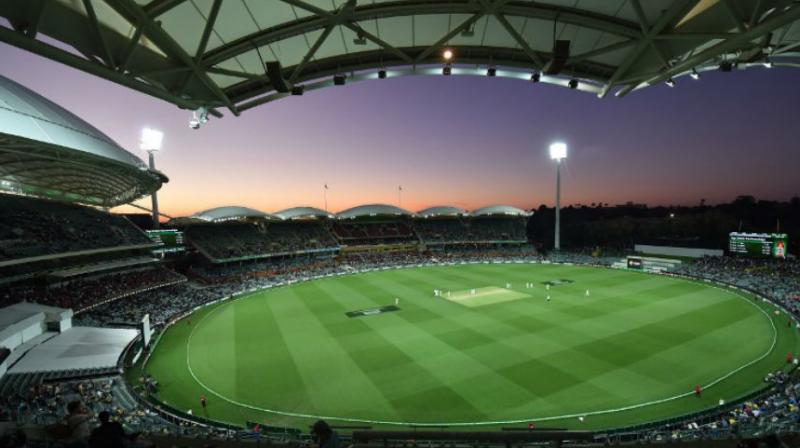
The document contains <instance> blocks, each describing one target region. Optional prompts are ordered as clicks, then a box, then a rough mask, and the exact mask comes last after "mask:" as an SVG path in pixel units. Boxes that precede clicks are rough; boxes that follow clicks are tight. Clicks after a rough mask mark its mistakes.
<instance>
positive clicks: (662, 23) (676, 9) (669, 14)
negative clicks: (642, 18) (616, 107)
mask: <svg viewBox="0 0 800 448" xmlns="http://www.w3.org/2000/svg"><path fill="white" fill-rule="evenodd" d="M697 1H698V0H676V1H674V2H672V3H671V4H670V6H669V8H668V9H667V10H666V11H664V13H663V14H662V15H661V17H660V18H659V19H658V21H657V22H656V23H655V24H654V25H653V26H652V27H651V28H650V29H649V30H648V31H647V33H646V34H645V35H644V36H642V38H641V39H640V40H639V42H638V43H637V45H636V48H635V49H634V50H633V51H631V53H630V54H629V55H628V56H627V57H626V58H625V60H624V61H623V62H622V64H621V65H620V66H619V67H617V70H616V71H615V72H614V74H613V75H611V78H610V79H609V80H608V82H607V83H606V85H605V86H604V87H603V89H602V90H601V91H600V95H599V96H600V97H601V98H602V97H604V96H606V94H608V91H609V90H610V89H611V87H612V86H614V84H616V82H617V81H618V80H619V79H620V78H621V77H623V76H625V75H626V74H627V72H628V70H629V69H630V68H631V66H632V65H633V64H634V63H636V61H638V60H639V58H640V57H641V56H642V54H643V53H644V52H645V51H646V50H647V49H648V48H649V47H650V46H651V45H652V42H653V39H654V37H655V36H657V35H658V34H660V33H661V32H662V31H663V30H664V28H666V27H667V26H668V25H670V24H671V23H673V22H675V21H676V20H677V19H679V18H680V17H682V16H683V15H685V14H686V13H687V12H688V11H689V10H690V9H691V8H692V7H694V5H695V4H696V3H697Z"/></svg>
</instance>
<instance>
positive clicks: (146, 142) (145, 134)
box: [139, 128, 164, 151]
mask: <svg viewBox="0 0 800 448" xmlns="http://www.w3.org/2000/svg"><path fill="white" fill-rule="evenodd" d="M163 140H164V133H163V132H161V131H159V130H157V129H153V128H144V129H142V136H141V138H140V140H139V147H140V148H141V149H142V150H143V151H158V150H160V149H161V142H162V141H163Z"/></svg>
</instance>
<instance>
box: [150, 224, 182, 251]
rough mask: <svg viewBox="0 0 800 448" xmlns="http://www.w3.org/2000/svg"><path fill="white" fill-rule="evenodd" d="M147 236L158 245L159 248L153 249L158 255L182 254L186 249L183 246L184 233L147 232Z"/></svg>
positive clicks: (164, 230)
mask: <svg viewBox="0 0 800 448" xmlns="http://www.w3.org/2000/svg"><path fill="white" fill-rule="evenodd" d="M146 232H147V236H148V237H150V239H151V240H152V241H153V242H154V243H156V244H158V247H157V248H155V249H153V252H155V253H157V254H159V253H160V254H163V253H171V252H181V251H183V250H185V249H186V248H185V247H184V246H183V232H179V231H177V230H175V229H163V230H147V231H146Z"/></svg>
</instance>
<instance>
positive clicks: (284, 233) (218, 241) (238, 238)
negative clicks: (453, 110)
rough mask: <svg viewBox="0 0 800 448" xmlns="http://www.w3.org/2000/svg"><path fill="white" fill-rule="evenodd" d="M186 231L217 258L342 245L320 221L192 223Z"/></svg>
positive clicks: (193, 240)
mask: <svg viewBox="0 0 800 448" xmlns="http://www.w3.org/2000/svg"><path fill="white" fill-rule="evenodd" d="M185 231H186V238H187V240H188V241H189V242H190V243H191V244H193V245H194V246H195V247H196V248H197V249H198V250H200V251H201V252H202V253H204V254H205V255H206V256H207V257H208V258H210V259H213V260H232V259H241V258H254V257H270V256H276V255H282V254H288V253H298V252H309V251H316V250H324V249H334V248H336V247H337V246H338V244H337V243H336V240H335V239H334V238H333V236H332V235H331V234H330V232H328V230H327V229H326V228H325V226H324V224H323V223H322V222H319V221H285V222H240V221H235V222H224V223H213V224H212V223H209V224H196V225H190V226H187V227H186V229H185Z"/></svg>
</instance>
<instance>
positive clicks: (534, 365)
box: [364, 278, 613, 412]
mask: <svg viewBox="0 0 800 448" xmlns="http://www.w3.org/2000/svg"><path fill="white" fill-rule="evenodd" d="M364 281H370V279H369V278H365V279H364ZM384 281H386V282H389V283H390V284H391V289H392V290H393V291H395V292H397V293H400V294H402V293H403V292H404V291H403V288H404V287H403V286H402V285H400V284H397V283H393V282H392V281H391V280H384ZM404 296H405V297H408V295H407V294H405V295H404ZM442 303H444V305H443V306H444V308H449V309H452V308H461V307H458V306H457V305H451V304H450V303H449V302H444V301H443V300H436V299H430V298H427V297H426V298H424V299H422V301H421V302H420V301H417V302H415V304H416V305H418V306H420V305H422V306H429V307H434V306H442V305H440V304H442ZM472 314H473V315H474V316H481V315H480V313H478V312H472ZM399 315H400V316H402V313H399ZM482 319H484V320H485V319H486V318H485V317H483V318H482ZM460 320H461V321H463V320H464V319H463V318H462V319H460ZM495 324H496V326H498V327H499V326H502V323H501V322H495ZM431 325H432V323H431V322H426V324H425V325H424V326H419V327H420V328H427V331H428V333H429V334H430V335H431V336H433V337H435V338H437V339H439V340H441V341H444V342H445V343H448V344H449V345H451V346H452V348H453V349H455V350H459V351H460V352H462V353H465V354H467V355H469V356H470V357H471V358H472V359H474V360H476V361H478V362H480V363H481V364H483V365H484V366H486V367H487V369H488V372H487V373H484V374H478V375H469V376H468V377H467V378H463V379H461V380H458V381H459V382H460V383H463V382H465V381H466V380H470V379H474V381H472V383H473V384H474V383H477V382H489V383H498V382H502V381H503V380H505V381H509V382H511V383H513V384H515V385H516V386H518V387H519V388H523V389H525V390H526V391H527V392H528V394H529V398H526V399H530V400H531V401H530V402H528V405H529V406H532V405H533V404H535V408H536V409H537V410H539V411H540V412H547V411H548V410H551V409H558V408H560V407H563V403H551V402H549V401H548V400H547V396H548V394H549V392H550V391H553V390H557V389H559V388H563V387H566V386H572V385H576V384H583V387H584V392H585V393H586V394H598V393H600V394H602V395H603V396H607V394H608V393H609V392H608V391H606V390H601V389H598V388H595V387H594V386H592V385H591V383H590V382H589V381H587V380H586V379H585V378H584V376H583V375H581V376H576V375H574V369H573V368H572V367H571V366H570V367H569V368H565V369H561V368H559V367H558V366H557V365H556V364H553V363H547V362H542V361H539V360H537V359H536V358H535V356H536V352H537V348H538V346H539V345H540V344H539V343H540V342H541V341H536V342H533V343H532V344H531V345H529V346H527V347H520V349H517V348H515V347H512V346H508V345H507V344H504V343H503V341H502V340H494V341H493V342H492V341H491V337H490V336H484V335H481V334H479V333H478V334H477V335H476V331H474V330H472V329H470V328H468V327H465V326H464V325H462V324H461V323H459V322H458V321H449V320H447V317H446V316H443V319H442V321H440V322H437V323H435V325H436V327H435V328H430V327H431ZM442 328H444V329H446V330H444V331H443V330H442ZM451 328H452V329H451ZM481 329H482V330H483V331H487V332H491V331H490V330H491V328H490V326H489V325H483V326H481ZM451 336H452V340H458V339H461V338H463V339H466V340H470V339H473V340H474V339H478V340H479V341H481V342H482V343H481V344H478V345H476V346H469V347H464V346H462V344H461V343H450V340H451ZM528 337H531V336H530V334H529V335H528ZM481 347H487V350H485V351H481V350H480V348H481ZM521 360H528V363H529V365H528V366H527V369H526V372H525V374H524V375H518V374H517V370H516V367H517V366H519V365H520V364H521V363H522V362H523V361H521ZM591 362H593V360H592V359H591V358H589V359H586V358H584V359H583V360H582V364H584V365H586V364H587V363H591ZM456 367H458V368H461V366H457V365H454V366H453V368H456ZM543 378H551V380H548V381H543V380H542V379H543ZM470 386H471V384H470ZM466 390H470V387H469V386H468V387H466ZM611 396H613V393H611ZM487 398H488V399H489V400H492V401H497V395H496V394H495V395H494V396H489V397H487V396H486V395H478V396H477V399H483V400H486V399H487ZM514 398H516V397H514ZM519 401H520V400H512V401H511V402H508V403H504V404H503V406H497V407H498V408H500V409H503V408H516V407H519V406H520V402H519ZM523 401H524V400H523Z"/></svg>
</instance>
